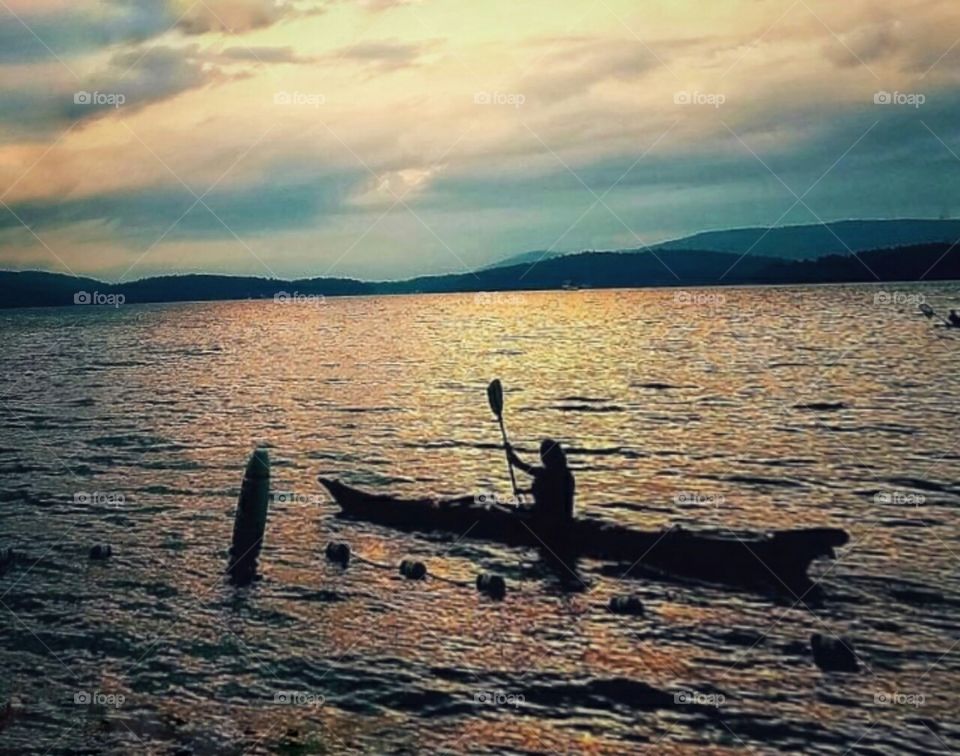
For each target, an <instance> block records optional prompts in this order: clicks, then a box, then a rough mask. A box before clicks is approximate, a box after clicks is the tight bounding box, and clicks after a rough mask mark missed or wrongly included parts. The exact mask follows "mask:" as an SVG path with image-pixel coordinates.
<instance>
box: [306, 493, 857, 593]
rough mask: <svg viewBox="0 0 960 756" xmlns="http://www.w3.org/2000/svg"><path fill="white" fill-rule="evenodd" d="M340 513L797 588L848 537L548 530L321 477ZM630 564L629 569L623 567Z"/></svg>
mask: <svg viewBox="0 0 960 756" xmlns="http://www.w3.org/2000/svg"><path fill="white" fill-rule="evenodd" d="M320 483H322V484H323V486H324V487H325V488H326V489H327V490H328V491H329V492H330V494H331V495H332V496H333V498H334V500H335V501H336V502H337V504H339V505H340V509H341V516H343V517H347V518H350V519H356V520H364V521H366V522H373V523H377V524H379V525H385V526H387V527H391V528H396V529H398V530H404V531H411V532H424V533H429V532H442V533H451V534H453V535H455V536H457V537H460V538H471V539H480V540H487V541H496V542H498V543H502V544H505V545H508V546H537V547H540V548H543V549H545V550H548V551H557V552H565V553H564V557H567V556H580V557H587V558H591V559H600V560H604V561H612V562H619V563H621V564H622V565H623V570H624V572H625V573H627V574H625V575H623V576H624V577H640V576H642V575H649V574H650V573H651V572H653V573H657V572H659V573H667V574H669V575H673V576H677V577H685V578H693V579H696V580H706V581H710V582H717V583H724V584H730V585H742V586H757V587H760V586H762V587H765V588H773V589H775V590H778V591H786V592H789V593H796V594H797V597H798V598H799V596H800V592H801V591H804V590H806V589H808V588H809V587H810V586H811V583H810V580H809V578H808V576H807V570H808V569H809V567H810V564H811V563H812V562H813V561H814V560H815V559H818V558H820V557H827V558H833V557H834V556H835V553H834V549H835V548H836V547H839V546H842V545H844V544H845V543H847V541H848V540H849V538H848V536H847V534H846V532H844V531H843V530H839V529H835V528H809V529H802V530H782V531H775V532H772V533H764V534H725V533H715V532H697V531H688V530H684V529H681V528H673V529H670V530H662V531H643V530H634V529H632V528H628V527H625V526H622V525H617V524H615V523H610V522H606V521H603V520H599V519H596V518H589V517H582V518H577V519H576V520H575V521H574V522H573V523H572V524H571V525H570V526H569V532H566V533H561V534H558V533H548V532H545V531H544V530H543V529H542V528H538V527H537V525H536V523H535V522H534V521H533V520H532V519H530V518H529V517H528V516H522V515H519V514H516V513H514V512H511V511H507V510H504V509H502V508H496V507H489V506H486V505H484V504H478V503H476V502H475V500H474V498H473V497H462V498H458V499H426V498H425V499H399V498H396V497H393V496H389V495H386V494H374V493H368V492H366V491H361V490H359V489H356V488H352V487H350V486H347V485H344V484H343V483H340V482H339V481H336V480H330V479H327V478H320ZM628 570H629V572H628Z"/></svg>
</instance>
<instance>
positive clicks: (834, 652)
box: [810, 633, 860, 672]
mask: <svg viewBox="0 0 960 756" xmlns="http://www.w3.org/2000/svg"><path fill="white" fill-rule="evenodd" d="M810 649H811V650H812V651H813V661H814V662H816V665H817V666H818V667H820V669H822V670H824V671H825V672H856V671H858V670H859V669H860V665H859V663H858V662H857V655H856V654H855V653H854V651H853V642H852V641H850V640H849V639H847V638H825V637H824V636H822V635H821V634H820V633H814V634H813V635H811V636H810Z"/></svg>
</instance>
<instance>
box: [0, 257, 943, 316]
mask: <svg viewBox="0 0 960 756" xmlns="http://www.w3.org/2000/svg"><path fill="white" fill-rule="evenodd" d="M921 280H923V281H943V280H960V246H954V245H951V244H945V243H940V244H923V245H916V246H910V247H898V248H893V249H878V250H873V251H871V252H867V253H864V254H860V255H856V256H853V255H849V254H846V255H830V256H827V257H821V258H819V259H817V260H777V259H772V258H768V257H757V256H753V255H749V256H744V255H738V254H731V253H724V252H702V251H696V250H659V251H650V252H583V253H580V254H575V255H565V256H563V257H557V258H552V259H548V260H544V261H543V262H540V263H539V264H536V265H533V266H531V265H530V264H521V265H511V266H507V267H500V268H489V269H486V270H479V271H476V272H473V273H459V274H454V275H440V276H422V277H419V278H412V279H409V280H405V281H384V282H369V281H357V280H353V279H348V278H310V279H297V280H279V279H269V278H256V277H243V276H221V275H182V276H159V277H155V278H146V279H142V280H139V281H132V282H130V283H123V284H109V283H105V282H101V281H97V280H95V279H92V278H81V277H74V276H67V275H61V274H56V273H41V272H32V271H28V272H9V271H7V272H0V307H5V308H10V307H39V306H63V305H73V304H75V300H76V299H77V298H78V297H80V298H81V299H82V296H80V295H82V294H93V293H96V294H97V295H99V296H100V297H104V296H109V295H114V296H117V295H120V296H122V297H123V301H124V302H125V303H128V304H132V303H137V302H187V301H211V300H227V299H271V298H274V297H277V296H278V295H279V296H281V297H282V296H284V295H287V296H291V295H299V296H324V297H336V296H358V295H375V294H414V293H449V292H487V291H524V290H541V289H560V288H565V287H570V286H573V287H578V288H598V289H604V288H639V287H663V286H669V287H685V286H687V287H691V286H714V285H749V284H812V283H859V282H863V283H876V282H878V281H879V282H892V281H921Z"/></svg>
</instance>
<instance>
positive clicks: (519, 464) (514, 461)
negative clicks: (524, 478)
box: [507, 443, 537, 475]
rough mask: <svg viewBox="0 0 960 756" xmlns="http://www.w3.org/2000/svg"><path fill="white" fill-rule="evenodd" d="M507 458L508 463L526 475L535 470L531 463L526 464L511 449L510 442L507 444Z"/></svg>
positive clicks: (531, 473)
mask: <svg viewBox="0 0 960 756" xmlns="http://www.w3.org/2000/svg"><path fill="white" fill-rule="evenodd" d="M507 459H509V460H510V464H511V465H513V466H514V467H516V468H517V469H518V470H522V471H523V472H525V473H526V474H527V475H533V474H534V473H535V472H536V469H537V468H536V467H534V466H533V465H528V464H527V463H526V462H524V461H523V460H522V459H520V457H518V456H517V453H516V452H515V451H514V450H513V445H512V444H509V443H508V444H507Z"/></svg>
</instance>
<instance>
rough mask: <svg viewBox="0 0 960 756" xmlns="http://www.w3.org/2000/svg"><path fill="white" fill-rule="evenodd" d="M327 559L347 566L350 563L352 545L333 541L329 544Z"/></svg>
mask: <svg viewBox="0 0 960 756" xmlns="http://www.w3.org/2000/svg"><path fill="white" fill-rule="evenodd" d="M327 560H328V561H330V562H333V563H334V564H339V565H340V566H341V567H346V566H347V565H348V564H350V545H349V544H346V543H340V542H338V541H331V542H330V543H328V544H327Z"/></svg>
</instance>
